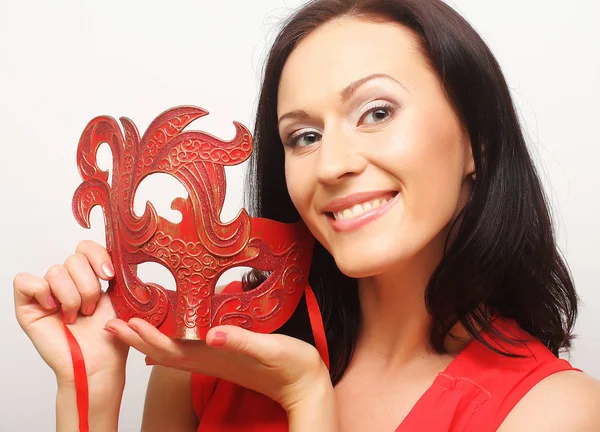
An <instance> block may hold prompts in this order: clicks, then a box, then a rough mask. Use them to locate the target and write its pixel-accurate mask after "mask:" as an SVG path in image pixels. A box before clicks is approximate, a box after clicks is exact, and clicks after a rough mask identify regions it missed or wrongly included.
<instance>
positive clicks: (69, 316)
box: [60, 309, 77, 324]
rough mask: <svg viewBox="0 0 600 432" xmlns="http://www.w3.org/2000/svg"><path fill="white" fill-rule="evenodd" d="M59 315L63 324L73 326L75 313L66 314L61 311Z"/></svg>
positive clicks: (75, 318)
mask: <svg viewBox="0 0 600 432" xmlns="http://www.w3.org/2000/svg"><path fill="white" fill-rule="evenodd" d="M60 314H61V316H62V320H63V322H64V323H66V324H75V321H77V312H74V313H73V312H71V313H69V314H67V313H65V311H64V310H62V309H61V311H60Z"/></svg>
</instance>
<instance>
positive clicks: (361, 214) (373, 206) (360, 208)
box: [326, 191, 400, 232]
mask: <svg viewBox="0 0 600 432" xmlns="http://www.w3.org/2000/svg"><path fill="white" fill-rule="evenodd" d="M398 195H400V193H399V192H398V191H391V192H387V193H385V194H382V195H381V196H379V197H377V198H373V199H370V200H368V201H365V202H362V203H357V204H354V205H353V206H351V207H348V208H345V209H342V210H338V211H335V212H327V213H326V214H327V216H328V217H327V219H328V221H329V223H330V224H331V226H332V228H333V229H334V230H335V231H338V232H347V231H353V230H355V229H358V228H360V227H362V226H363V225H365V224H367V223H369V222H371V221H373V220H375V219H377V218H378V217H379V216H381V215H382V214H383V213H385V212H386V211H387V210H388V209H389V208H390V207H391V206H392V205H393V204H394V203H395V202H396V201H397V200H398Z"/></svg>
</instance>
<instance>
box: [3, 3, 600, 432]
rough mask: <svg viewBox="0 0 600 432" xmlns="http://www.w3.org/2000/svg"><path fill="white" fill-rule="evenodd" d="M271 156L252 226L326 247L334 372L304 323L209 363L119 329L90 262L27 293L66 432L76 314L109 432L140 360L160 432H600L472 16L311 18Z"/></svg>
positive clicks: (505, 105) (348, 8)
mask: <svg viewBox="0 0 600 432" xmlns="http://www.w3.org/2000/svg"><path fill="white" fill-rule="evenodd" d="M255 146H256V150H255V153H254V155H253V164H252V166H251V168H252V169H251V170H250V172H249V178H250V180H251V181H249V182H248V183H249V184H256V185H257V186H256V190H255V191H250V192H251V193H250V198H251V199H250V202H249V207H250V209H251V211H252V213H253V214H254V215H256V216H262V217H267V218H271V219H275V220H280V221H284V222H292V221H295V220H297V219H298V218H302V220H303V221H304V222H305V223H306V224H307V226H308V227H309V228H310V230H311V232H312V234H313V235H314V236H315V238H316V240H317V241H318V244H317V249H316V252H315V256H314V259H313V264H312V268H311V275H310V282H311V286H312V287H313V289H314V290H315V292H316V294H317V297H318V299H319V305H320V308H321V310H322V313H323V318H324V324H325V329H326V333H327V341H328V345H329V351H330V355H331V368H330V370H329V371H328V370H327V368H326V367H325V365H324V363H323V362H322V361H321V359H320V357H319V355H318V352H317V351H316V350H315V349H314V348H313V346H312V344H311V343H310V342H312V341H311V338H310V336H309V334H310V332H308V331H307V327H306V317H305V311H304V309H303V308H299V309H298V311H297V312H296V314H295V315H294V317H293V318H292V319H291V320H290V322H289V323H288V324H287V325H286V326H285V327H284V328H283V329H281V333H285V334H287V336H286V335H283V334H271V335H259V334H253V333H249V332H246V331H244V330H242V329H239V328H234V327H227V326H224V327H219V328H215V329H212V330H211V332H209V334H208V335H207V343H206V344H199V343H196V344H182V343H180V342H177V341H172V340H170V339H168V338H166V337H164V336H163V335H161V334H160V333H159V332H158V331H157V330H156V329H154V328H153V327H152V326H150V325H149V324H147V323H145V322H144V321H141V320H137V319H133V320H131V321H130V322H129V323H124V322H123V321H120V320H118V319H115V314H114V310H113V309H112V307H111V305H110V302H109V301H108V299H107V297H106V295H105V294H102V293H101V290H100V285H99V283H98V278H102V279H105V280H108V279H110V278H111V277H112V276H113V270H112V268H111V264H110V258H109V256H108V254H107V252H106V250H104V249H103V248H102V247H101V246H99V245H97V244H94V243H91V242H82V243H81V244H80V245H79V246H78V249H77V253H76V254H75V255H72V256H71V257H69V258H67V260H66V261H65V263H64V264H63V265H57V266H54V267H52V268H51V269H50V270H49V271H48V273H47V274H46V275H45V276H44V278H39V277H36V276H33V275H28V274H20V275H17V277H16V278H15V284H14V285H15V304H16V310H17V317H18V319H19V323H20V324H21V326H22V327H23V329H24V330H25V331H26V332H27V334H28V335H29V337H30V338H31V339H32V341H33V343H34V344H35V346H36V348H37V349H38V351H39V352H40V355H42V357H43V358H44V359H45V361H46V362H47V363H48V364H49V365H50V366H51V367H52V368H53V370H54V371H55V373H56V374H57V380H58V395H57V422H58V430H67V429H73V428H75V427H76V425H77V411H76V409H75V395H74V388H73V385H72V380H73V378H72V365H71V363H70V361H71V359H70V354H69V352H68V346H67V344H66V341H64V334H63V329H62V323H61V319H60V316H59V314H58V311H59V310H60V311H61V313H62V317H63V319H64V321H65V322H67V323H69V324H70V328H71V331H72V332H73V334H74V335H75V337H76V338H77V339H78V340H79V341H80V344H81V346H82V350H83V354H84V357H85V359H86V366H87V373H88V381H89V388H90V403H91V405H90V424H91V428H92V430H116V428H117V419H118V413H119V405H120V396H121V395H122V391H123V386H124V380H125V368H124V366H125V360H126V357H127V351H128V347H129V346H133V347H135V348H136V349H138V350H140V351H142V352H144V353H145V354H147V355H148V357H149V358H150V359H151V360H152V362H153V363H158V364H159V365H162V366H158V365H157V366H155V367H154V369H153V372H152V376H151V379H150V383H149V388H148V393H147V400H146V407H145V412H144V421H143V427H142V429H143V430H147V431H154V430H156V431H163V430H169V431H178V430H181V431H193V430H202V431H206V430H225V429H226V430H234V428H235V426H236V425H237V426H238V427H239V429H235V430H261V431H264V430H272V431H280V430H281V431H282V430H287V428H288V426H289V430H297V431H307V430H311V431H312V430H319V431H330V430H331V431H334V430H343V431H364V430H373V431H386V430H390V431H391V430H399V431H402V430H403V431H413V430H428V431H429V430H432V431H435V430H439V431H441V430H467V431H485V430H490V431H491V430H497V429H498V430H502V431H512V430H519V431H521V430H560V431H571V430H572V431H587V430H590V431H591V430H596V428H597V425H598V424H600V414H599V413H600V410H598V407H599V406H600V386H599V385H598V383H597V382H596V381H595V380H593V379H592V378H590V377H589V376H586V375H585V374H582V373H581V372H579V371H576V370H573V368H572V367H571V366H570V365H569V364H568V363H567V362H565V361H564V360H558V359H557V358H556V355H557V354H558V352H559V351H560V350H561V349H568V348H569V346H570V340H571V332H572V328H573V325H574V320H575V316H576V312H577V297H576V294H575V291H574V288H573V283H572V280H571V278H570V275H569V272H568V270H567V267H566V265H565V263H564V262H563V260H562V258H561V257H560V255H559V252H558V250H557V248H556V245H555V243H554V240H553V234H552V227H551V222H550V217H549V214H548V209H547V204H546V201H545V197H544V194H543V192H542V188H541V185H540V181H539V179H538V176H537V174H536V171H535V169H534V165H533V163H532V161H531V159H530V156H529V154H528V152H527V149H526V145H525V141H524V139H523V136H522V133H521V130H520V127H519V124H518V120H517V117H516V115H515V112H514V108H513V105H512V101H511V98H510V95H509V91H508V89H507V86H506V83H505V81H504V78H503V76H502V73H501V71H500V68H499V66H498V64H497V62H496V61H495V59H494V57H493V56H492V54H491V53H490V51H489V49H488V48H487V47H486V45H485V44H484V42H483V41H482V40H481V38H480V37H479V36H478V35H477V34H476V32H475V31H474V30H473V29H472V28H471V27H470V26H469V25H468V23H466V22H465V21H464V20H463V19H462V18H461V17H460V16H459V15H458V14H457V13H456V12H454V11H453V10H452V9H451V8H449V7H448V6H446V5H445V4H444V3H442V2H440V1H437V0H317V1H313V2H310V3H308V4H307V5H306V6H304V7H303V8H302V9H301V10H299V11H298V12H297V13H296V14H294V15H293V16H292V17H291V18H290V19H289V20H288V22H287V23H286V25H285V27H284V28H283V30H282V31H281V33H280V34H279V36H278V38H277V39H276V41H275V43H274V46H273V48H272V49H271V52H270V55H269V58H268V62H267V65H266V70H265V77H264V83H263V87H262V91H261V95H260V101H259V107H258V113H257V120H256V127H255ZM251 276H252V277H249V278H248V281H251V282H248V281H246V282H247V283H248V284H250V285H255V284H256V283H257V282H258V280H260V274H258V273H256V272H254V273H253V274H252V275H251ZM79 312H81V314H82V316H80V317H79V318H78V314H79ZM105 324H106V327H105V329H106V330H107V333H104V332H101V331H99V329H100V328H102V326H105ZM128 324H129V325H128ZM100 333H104V334H100ZM289 336H294V337H289ZM307 342H309V343H307ZM165 366H167V367H165ZM212 376H215V377H219V378H220V380H217V379H214V378H211V377H212ZM190 384H191V385H190ZM190 388H191V391H190ZM246 389H250V390H252V391H249V390H246Z"/></svg>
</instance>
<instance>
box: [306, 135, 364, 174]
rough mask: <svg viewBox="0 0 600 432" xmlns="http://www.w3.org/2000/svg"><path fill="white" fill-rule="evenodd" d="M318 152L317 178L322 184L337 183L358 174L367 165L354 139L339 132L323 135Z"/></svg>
mask: <svg viewBox="0 0 600 432" xmlns="http://www.w3.org/2000/svg"><path fill="white" fill-rule="evenodd" d="M318 152H319V154H318V158H317V169H316V176H317V180H318V181H319V182H322V183H336V182H338V181H340V180H341V179H342V178H345V177H347V176H351V175H355V174H358V173H360V172H362V171H363V170H364V169H365V166H366V164H367V161H366V159H365V157H364V156H363V155H362V154H361V151H360V149H359V148H358V146H357V145H356V142H355V141H353V139H352V137H351V136H349V134H347V133H343V132H342V131H339V130H338V131H329V133H324V134H323V137H322V138H321V145H320V146H319V150H318Z"/></svg>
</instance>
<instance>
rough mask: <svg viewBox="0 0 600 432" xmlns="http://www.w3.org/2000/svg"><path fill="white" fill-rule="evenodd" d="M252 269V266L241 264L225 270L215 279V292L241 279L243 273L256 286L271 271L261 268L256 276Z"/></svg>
mask: <svg viewBox="0 0 600 432" xmlns="http://www.w3.org/2000/svg"><path fill="white" fill-rule="evenodd" d="M252 270H254V269H253V268H252V267H243V266H240V267H233V268H230V269H228V270H226V271H225V272H224V273H223V274H222V275H221V276H220V277H219V279H218V280H217V285H216V287H217V289H216V290H215V294H218V293H220V292H221V290H222V289H223V288H225V287H226V286H227V285H228V284H229V283H231V282H233V281H241V280H242V279H243V278H244V276H245V275H247V277H246V278H247V279H248V280H249V282H250V283H252V285H256V286H258V285H259V284H260V283H262V282H263V281H264V280H266V279H267V278H268V277H269V276H270V275H271V273H272V272H271V271H264V270H261V271H260V272H259V273H258V277H257V272H256V271H252Z"/></svg>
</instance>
